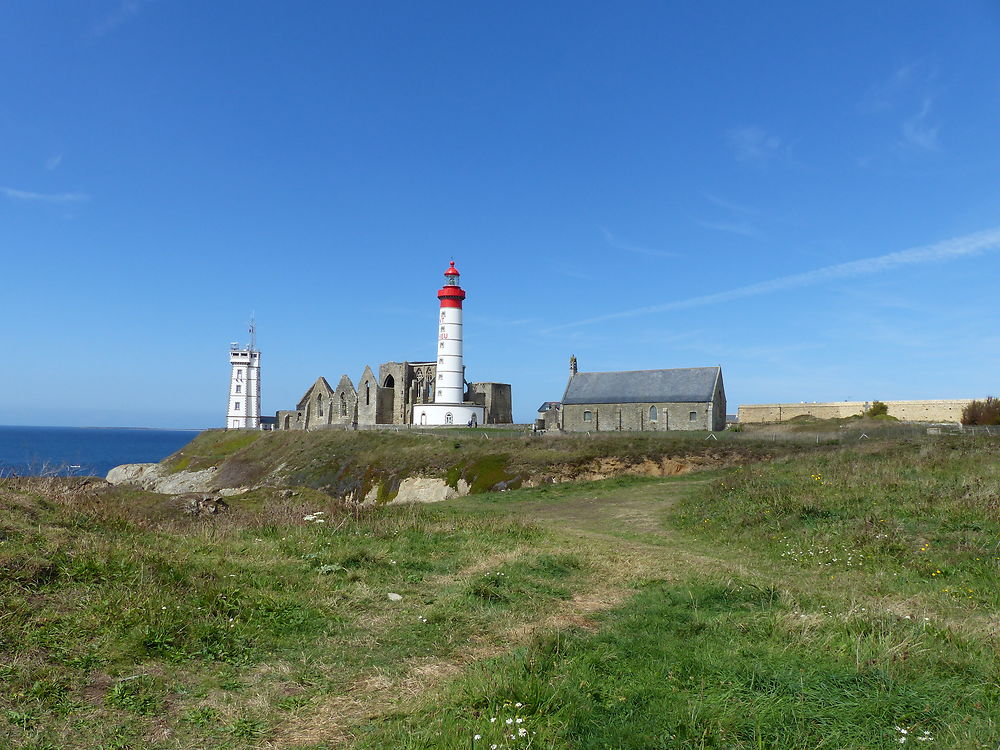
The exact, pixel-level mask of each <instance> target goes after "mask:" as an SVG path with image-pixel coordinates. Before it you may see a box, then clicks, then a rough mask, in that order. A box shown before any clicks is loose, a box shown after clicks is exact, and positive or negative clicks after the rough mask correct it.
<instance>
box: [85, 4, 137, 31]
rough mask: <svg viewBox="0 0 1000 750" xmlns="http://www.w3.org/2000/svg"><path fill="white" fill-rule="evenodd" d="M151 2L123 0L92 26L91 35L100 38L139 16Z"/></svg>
mask: <svg viewBox="0 0 1000 750" xmlns="http://www.w3.org/2000/svg"><path fill="white" fill-rule="evenodd" d="M149 2H150V0H121V1H120V2H119V3H118V6H117V7H116V8H115V9H114V10H113V11H112V12H111V13H109V14H108V15H107V16H105V17H104V18H102V19H101V20H99V21H98V22H97V23H95V24H94V25H93V26H92V27H91V28H90V34H89V35H90V37H91V38H92V39H98V38H100V37H102V36H106V35H107V34H110V33H111V32H112V31H114V30H115V29H117V28H118V27H119V26H121V25H122V24H124V23H126V22H128V21H129V20H131V19H132V18H134V17H135V16H137V15H138V14H139V12H140V11H141V10H142V9H143V8H144V7H145V6H146V5H148V4H149Z"/></svg>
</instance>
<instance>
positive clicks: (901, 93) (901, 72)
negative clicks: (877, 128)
mask: <svg viewBox="0 0 1000 750" xmlns="http://www.w3.org/2000/svg"><path fill="white" fill-rule="evenodd" d="M928 75H930V74H929V73H928V72H927V71H925V70H923V69H922V66H920V65H919V64H918V63H917V62H908V63H903V64H901V65H897V66H896V67H895V68H894V69H893V70H892V72H891V73H890V74H889V75H888V76H886V77H885V78H883V79H882V80H880V81H876V82H875V83H874V84H873V85H872V86H870V87H869V88H868V91H867V92H866V93H865V94H864V96H863V97H862V98H861V110H862V111H864V112H870V113H874V112H884V111H885V110H888V109H892V108H894V107H895V106H897V104H898V103H899V100H900V98H901V97H905V96H908V95H909V93H910V90H911V89H912V88H913V87H914V85H915V84H917V83H923V82H924V81H925V80H926V79H927V77H928Z"/></svg>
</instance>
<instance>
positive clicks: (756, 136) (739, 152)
mask: <svg viewBox="0 0 1000 750" xmlns="http://www.w3.org/2000/svg"><path fill="white" fill-rule="evenodd" d="M726 142H727V143H728V144H729V147H730V148H731V149H732V150H733V154H734V155H735V156H736V159H737V160H738V161H743V162H756V163H763V162H767V161H770V160H771V159H773V158H775V157H776V156H779V155H781V153H782V151H783V149H784V144H783V143H782V140H781V139H780V138H779V137H778V136H776V135H774V134H773V133H768V132H767V131H766V130H763V129H761V128H757V127H746V128H733V129H732V130H729V131H728V132H727V133H726Z"/></svg>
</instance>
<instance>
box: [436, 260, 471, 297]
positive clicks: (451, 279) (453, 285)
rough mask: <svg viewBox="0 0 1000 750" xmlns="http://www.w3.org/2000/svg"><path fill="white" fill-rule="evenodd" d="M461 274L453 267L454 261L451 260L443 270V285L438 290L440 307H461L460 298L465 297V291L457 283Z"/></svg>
mask: <svg viewBox="0 0 1000 750" xmlns="http://www.w3.org/2000/svg"><path fill="white" fill-rule="evenodd" d="M460 276H461V274H460V273H459V272H458V269H457V268H455V261H452V262H451V264H450V265H449V266H448V269H447V270H446V271H445V272H444V286H443V287H441V289H440V291H438V299H439V300H441V307H458V308H461V307H462V300H464V299H465V291H464V290H463V289H462V287H460V286H459V285H458V279H459V277H460Z"/></svg>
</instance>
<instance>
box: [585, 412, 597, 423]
mask: <svg viewBox="0 0 1000 750" xmlns="http://www.w3.org/2000/svg"><path fill="white" fill-rule="evenodd" d="M593 418H594V415H593V413H592V412H589V411H585V412H584V413H583V421H584V422H590V421H591V420H593Z"/></svg>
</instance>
